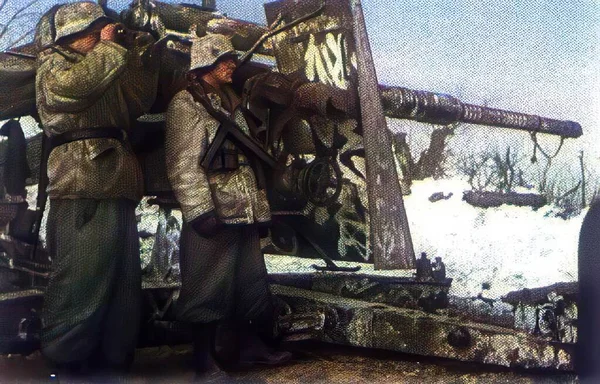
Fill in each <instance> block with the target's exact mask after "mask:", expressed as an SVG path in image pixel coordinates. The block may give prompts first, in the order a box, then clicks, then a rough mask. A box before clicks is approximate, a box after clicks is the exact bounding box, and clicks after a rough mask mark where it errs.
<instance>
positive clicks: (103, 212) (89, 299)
mask: <svg viewBox="0 0 600 384" xmlns="http://www.w3.org/2000/svg"><path fill="white" fill-rule="evenodd" d="M131 209H133V208H131ZM131 215H132V212H131V210H127V209H124V206H123V202H122V201H117V200H92V199H79V200H51V202H50V213H49V217H48V224H47V232H48V246H49V251H50V255H51V257H52V271H51V275H50V279H49V284H48V287H47V290H46V294H45V299H44V306H43V310H42V319H43V322H44V326H43V329H42V333H41V342H42V352H43V353H44V355H46V356H47V357H48V358H49V359H50V360H52V361H54V362H55V363H71V362H77V361H84V360H86V359H88V358H89V357H90V356H91V354H92V352H94V350H97V349H98V348H104V346H103V345H102V344H103V340H104V339H109V338H111V337H112V336H111V335H109V334H107V332H113V330H112V329H110V327H108V326H107V323H106V322H107V316H108V314H109V313H114V312H115V311H116V310H115V309H114V308H116V307H115V306H113V304H115V305H123V300H121V304H117V302H118V301H119V300H117V302H115V303H113V301H114V298H115V295H116V296H117V297H118V296H119V295H118V294H116V293H115V286H116V282H117V281H119V280H121V281H120V284H122V286H127V287H129V288H131V289H132V291H131V292H128V293H127V295H128V296H130V297H135V296H136V295H137V293H136V292H139V291H136V288H137V287H138V284H139V279H137V280H136V278H135V275H136V272H135V271H134V268H132V267H131V262H133V259H134V257H132V255H129V259H130V261H131V262H129V263H128V262H124V260H126V259H127V257H125V256H124V254H127V251H124V250H126V249H127V246H125V244H126V243H127V241H131V239H128V236H130V235H131V232H127V231H126V230H125V228H126V227H127V226H128V225H130V219H128V217H129V218H130V217H131ZM134 220H135V219H134ZM138 263H139V260H138ZM128 268H130V269H131V270H130V271H129V270H128ZM137 268H138V271H139V264H138V267H137ZM137 273H138V274H139V272H137ZM129 279H131V281H130V280H129ZM136 300H137V302H138V303H139V297H135V298H134V299H133V301H136ZM124 301H127V300H124ZM135 308H136V305H127V306H124V307H123V310H122V313H121V316H122V318H123V319H127V322H128V323H129V322H130V323H129V324H130V326H131V327H132V328H135V330H134V331H133V333H135V334H136V336H137V327H138V323H139V320H138V319H135V318H133V317H131V316H135V315H136V312H135V311H136V310H135ZM137 311H138V312H137V313H138V315H139V308H138V309H137ZM113 316H114V315H111V317H113ZM113 334H114V333H113ZM114 343H115V344H114V345H111V346H110V348H109V349H110V351H114V350H127V349H130V348H131V341H130V340H129V339H127V338H126V337H125V338H122V339H119V340H114ZM109 344H110V343H109ZM107 353H110V352H109V351H107ZM118 358H119V357H118V356H117V358H116V359H114V360H118ZM114 362H116V361H114Z"/></svg>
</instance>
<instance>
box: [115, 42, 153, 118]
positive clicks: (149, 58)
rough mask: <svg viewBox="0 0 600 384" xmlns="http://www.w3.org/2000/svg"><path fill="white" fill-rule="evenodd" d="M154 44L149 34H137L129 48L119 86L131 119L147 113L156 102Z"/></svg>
mask: <svg viewBox="0 0 600 384" xmlns="http://www.w3.org/2000/svg"><path fill="white" fill-rule="evenodd" d="M155 43H156V41H155V40H154V38H153V37H152V35H150V34H149V33H146V32H137V33H136V35H135V37H134V39H133V41H132V44H131V46H130V48H129V60H128V61H127V65H126V67H125V71H124V72H123V76H122V77H121V86H122V89H123V93H124V94H125V100H126V101H127V109H128V111H129V115H130V116H131V118H132V119H136V118H137V117H139V116H141V115H143V114H144V113H147V112H148V111H149V110H150V108H151V107H152V105H153V104H154V101H155V100H156V92H157V90H158V73H159V67H160V61H159V57H158V52H156V50H155Z"/></svg>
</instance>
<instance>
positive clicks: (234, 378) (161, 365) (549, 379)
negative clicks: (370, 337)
mask: <svg viewBox="0 0 600 384" xmlns="http://www.w3.org/2000/svg"><path fill="white" fill-rule="evenodd" d="M284 347H285V348H286V349H288V350H290V351H292V352H293V353H294V359H293V360H292V362H290V363H289V364H288V365H286V366H283V367H277V368H262V369H258V368H257V369H254V370H252V371H249V372H243V373H232V374H230V377H231V379H230V380H228V382H231V383H236V384H237V383H248V384H250V383H252V384H254V383H257V384H259V383H260V384H263V383H264V384H278V383H282V384H283V383H286V384H287V383H294V384H296V383H298V384H300V383H302V384H312V383H315V384H316V383H344V384H346V383H348V384H350V383H369V384H376V383H407V384H423V383H440V384H441V383H443V384H463V383H464V384H466V383H469V384H471V383H485V384H487V383H511V384H512V383H515V384H521V383H522V384H525V383H527V384H530V383H540V384H541V383H544V384H546V383H548V384H554V383H556V384H559V383H560V384H563V383H577V382H578V381H577V379H576V376H575V375H574V374H572V373H556V372H540V371H536V372H531V371H524V370H510V369H507V368H502V367H495V366H485V365H476V364H469V363H461V362H456V361H450V360H442V359H434V358H428V357H420V356H414V355H407V354H400V353H396V352H388V351H373V350H366V349H359V348H350V347H341V346H334V345H328V344H321V343H314V342H297V343H287V344H286V345H284ZM190 353H191V347H190V346H189V345H184V346H177V347H167V346H164V347H160V348H145V349H139V350H138V351H137V354H136V360H135V363H134V366H133V369H132V372H131V373H130V374H129V375H128V376H127V377H124V378H102V379H100V380H98V379H96V381H95V382H106V383H113V382H126V383H134V384H143V383H190V382H192V381H193V380H194V372H193V368H192V367H191V365H190V362H189V360H190ZM50 373H51V371H50V369H49V368H48V367H47V366H46V364H45V362H44V360H43V359H42V357H41V356H40V355H39V353H34V354H32V355H30V356H27V357H23V356H10V355H9V356H0V383H3V384H4V383H57V382H60V383H61V384H62V383H69V382H77V380H75V381H72V380H65V379H63V380H56V379H52V378H51V377H50ZM83 381H84V382H85V381H86V380H83Z"/></svg>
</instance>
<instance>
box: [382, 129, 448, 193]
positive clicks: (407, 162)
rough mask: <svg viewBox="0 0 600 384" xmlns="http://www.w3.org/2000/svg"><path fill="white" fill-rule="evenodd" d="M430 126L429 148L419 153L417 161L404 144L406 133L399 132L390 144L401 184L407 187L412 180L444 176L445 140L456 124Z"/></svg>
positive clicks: (446, 155) (446, 153)
mask: <svg viewBox="0 0 600 384" xmlns="http://www.w3.org/2000/svg"><path fill="white" fill-rule="evenodd" d="M432 126H433V128H434V130H433V132H432V133H431V136H430V138H429V146H428V147H427V149H426V150H424V151H423V152H421V155H420V156H419V160H417V161H415V159H414V158H413V156H412V154H411V151H410V147H409V145H408V143H407V142H406V133H403V132H400V133H396V134H394V136H393V139H392V143H393V145H394V149H395V153H396V158H397V160H398V163H399V165H400V170H401V172H402V177H403V180H402V182H403V184H405V185H406V186H407V187H410V185H411V184H412V182H413V180H423V179H426V178H428V177H433V178H438V177H443V176H445V170H444V164H445V161H446V159H447V157H448V149H447V144H448V142H447V139H448V137H450V136H452V135H453V134H454V131H455V129H456V127H457V126H458V124H451V125H444V126H437V125H432Z"/></svg>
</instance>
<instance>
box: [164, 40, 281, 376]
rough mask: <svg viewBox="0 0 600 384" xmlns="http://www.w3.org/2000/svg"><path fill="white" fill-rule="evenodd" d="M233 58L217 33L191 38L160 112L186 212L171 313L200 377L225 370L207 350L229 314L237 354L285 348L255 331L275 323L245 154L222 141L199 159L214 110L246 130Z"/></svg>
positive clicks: (263, 205) (251, 356) (215, 124)
mask: <svg viewBox="0 0 600 384" xmlns="http://www.w3.org/2000/svg"><path fill="white" fill-rule="evenodd" d="M236 60H237V55H236V53H235V51H234V50H233V46H232V44H231V41H230V40H229V39H228V38H227V37H225V36H223V35H217V34H214V35H213V34H210V35H207V36H205V37H203V38H201V39H198V40H195V41H194V43H193V45H192V51H191V67H190V71H189V73H188V78H189V80H190V81H189V83H190V85H189V86H188V88H187V89H186V90H182V91H181V92H179V93H178V94H177V95H175V97H174V98H173V100H172V101H171V103H170V105H169V109H168V112H167V132H166V161H167V171H168V175H169V180H170V182H171V185H172V187H173V191H174V193H175V196H176V198H177V201H178V202H179V204H180V206H181V209H182V212H183V217H184V225H183V228H182V233H181V242H180V263H181V279H182V286H181V293H180V295H179V299H178V302H177V310H176V313H177V317H178V320H180V321H182V322H186V323H190V324H192V326H193V328H194V333H195V341H194V349H195V364H196V370H197V371H198V373H199V374H201V375H202V376H204V377H210V376H211V375H217V377H218V375H222V374H223V372H222V371H220V369H219V367H218V365H217V364H216V361H215V359H214V357H215V356H214V355H213V352H214V348H215V345H214V344H215V343H214V339H215V333H216V328H217V325H224V324H227V323H232V322H233V323H235V329H236V331H235V332H236V333H237V340H238V344H237V348H236V349H237V351H236V354H238V356H237V357H238V358H239V361H238V362H239V363H240V364H243V365H245V364H253V363H264V364H279V363H282V362H284V361H286V360H288V359H289V358H290V354H289V353H287V352H275V351H273V350H272V349H270V348H268V347H267V346H266V345H265V343H264V342H263V341H262V340H261V338H260V337H259V333H260V331H261V329H260V328H261V327H266V328H268V327H269V326H271V325H272V324H273V323H272V320H273V319H272V318H273V312H274V310H273V304H272V301H271V295H270V292H269V286H268V283H267V270H266V267H265V262H264V257H263V255H262V253H261V250H260V243H259V228H260V227H264V226H267V225H268V224H269V223H270V219H271V217H270V209H269V205H268V202H267V198H266V193H265V190H264V189H261V188H258V187H257V173H256V171H255V170H253V168H252V167H250V165H249V161H250V160H251V159H250V158H248V157H247V156H250V155H249V154H243V153H242V152H241V151H240V150H239V149H238V148H236V147H235V146H234V145H233V144H232V143H231V142H229V141H225V142H224V144H223V146H222V147H221V148H219V152H218V153H217V155H216V156H215V160H216V161H215V162H213V164H212V165H211V167H210V168H209V169H204V168H203V167H202V166H201V164H200V162H201V160H202V159H203V157H204V155H205V154H206V152H207V150H208V149H209V147H210V145H211V142H212V140H213V139H214V137H215V134H216V132H217V130H218V129H219V126H220V124H221V121H220V120H219V115H221V116H223V115H225V116H227V117H231V118H233V119H234V120H235V121H236V122H237V123H238V125H239V126H240V127H241V128H243V129H244V130H245V131H246V133H249V131H248V125H247V124H246V120H245V118H244V115H243V114H242V111H241V109H240V108H239V106H240V98H239V96H238V95H237V94H236V92H235V91H234V90H233V88H232V87H231V83H232V74H233V72H234V71H235V69H236V65H237V62H236ZM224 347H225V348H227V346H224Z"/></svg>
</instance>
